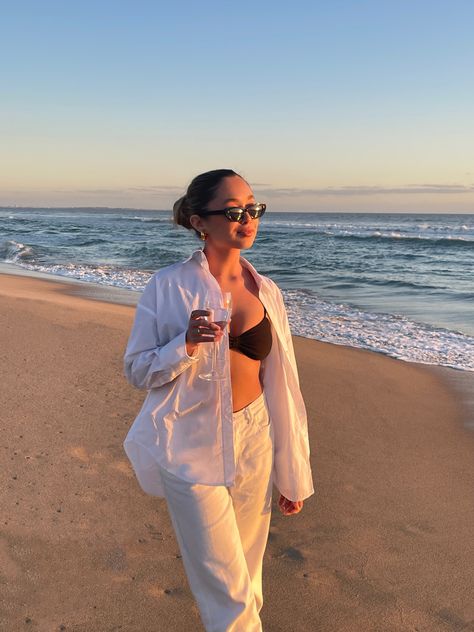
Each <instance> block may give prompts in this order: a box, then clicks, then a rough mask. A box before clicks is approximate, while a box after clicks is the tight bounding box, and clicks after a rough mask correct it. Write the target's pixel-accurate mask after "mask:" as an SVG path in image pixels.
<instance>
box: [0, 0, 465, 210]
mask: <svg viewBox="0 0 474 632" xmlns="http://www.w3.org/2000/svg"><path fill="white" fill-rule="evenodd" d="M0 7H1V18H0V53H1V56H2V60H3V63H2V64H1V69H0V80H1V85H2V98H1V100H0V111H1V119H0V120H1V123H0V133H1V137H2V142H1V147H0V160H1V165H0V204H4V205H11V204H18V205H33V206H41V205H50V206H61V205H71V206H75V205H84V206H88V205H90V206H92V205H98V206H126V207H137V208H139V207H140V208H170V207H171V204H172V202H173V201H174V200H175V199H176V198H177V197H178V196H179V195H181V194H182V192H184V190H185V188H186V186H187V184H188V183H189V181H190V180H191V179H192V177H194V176H195V175H196V174H198V173H200V172H202V171H206V170H208V169H215V168H220V167H231V168H234V169H235V170H237V171H239V172H240V173H242V175H243V176H244V177H245V178H246V179H247V180H248V181H249V183H250V184H251V185H252V186H253V187H254V190H255V193H256V195H257V197H258V198H259V199H261V200H262V201H266V202H267V203H268V204H269V205H270V206H269V208H273V209H275V210H319V211H325V210H327V211H332V210H334V211H364V210H367V211H410V210H413V211H446V212H450V211H454V212H455V211H457V212H474V122H473V121H474V89H473V76H474V73H473V67H474V43H473V42H474V38H473V35H472V31H473V28H472V25H473V24H474V3H473V2H471V1H470V0H469V1H468V0H466V1H457V0H451V1H446V2H440V1H436V0H430V1H427V0H419V1H417V0H397V1H395V0H393V1H392V0H387V1H385V0H378V1H366V2H364V1H354V0H346V1H338V0H331V1H329V0H326V1H325V2H319V1H317V0H316V1H315V0H313V1H312V2H310V1H304V2H293V3H289V2H280V1H272V2H267V1H264V2H248V1H247V0H244V1H240V2H226V1H225V0H220V1H219V2H217V1H212V2H208V1H205V0H203V1H202V2H192V1H190V2H175V3H172V2H161V1H159V0H157V1H156V2H151V1H140V0H135V1H134V2H132V1H128V0H125V1H120V0H115V1H101V0H95V1H94V2H91V1H89V0H81V1H73V0H71V1H65V0H63V1H61V2H48V1H47V0H46V1H29V2H22V1H21V0H16V1H15V2H12V1H10V2H1V1H0Z"/></svg>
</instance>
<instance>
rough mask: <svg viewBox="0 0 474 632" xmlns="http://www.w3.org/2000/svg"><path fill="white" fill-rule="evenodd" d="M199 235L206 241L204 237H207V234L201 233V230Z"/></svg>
mask: <svg viewBox="0 0 474 632" xmlns="http://www.w3.org/2000/svg"><path fill="white" fill-rule="evenodd" d="M200 237H201V239H202V240H203V241H206V239H207V235H206V233H203V232H202V231H201V234H200Z"/></svg>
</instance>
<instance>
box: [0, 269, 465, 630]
mask: <svg viewBox="0 0 474 632" xmlns="http://www.w3.org/2000/svg"><path fill="white" fill-rule="evenodd" d="M133 314H134V307H133V306H129V305H116V304H113V303H110V302H103V301H99V300H93V299H92V298H89V299H86V298H83V297H82V296H81V295H80V292H78V289H77V286H76V287H75V288H73V289H72V287H71V284H68V283H66V282H65V283H58V282H54V283H53V282H50V281H47V280H43V279H33V278H29V277H19V276H10V275H6V274H0V356H1V364H0V371H1V375H0V405H1V421H2V425H1V427H2V438H1V442H0V464H1V491H0V494H1V495H0V510H1V518H0V526H1V532H0V595H1V597H0V599H1V601H0V630H2V631H6V632H10V631H13V632H16V631H17V630H35V631H45V632H50V631H54V630H67V631H75V632H109V631H110V632H112V631H119V630H120V631H122V632H156V631H166V632H167V631H174V630H176V631H180V632H181V631H188V630H196V631H197V630H202V629H203V627H202V624H201V622H200V618H199V614H198V611H197V607H196V606H195V604H194V601H193V598H192V595H191V593H190V590H189V587H188V584H187V580H186V576H185V574H184V570H183V567H182V561H181V559H180V557H179V549H178V545H177V543H176V540H175V537H174V533H173V530H172V527H171V523H170V520H169V517H168V513H167V510H166V501H165V500H164V499H157V498H153V497H151V496H147V495H145V494H144V493H143V492H142V491H141V490H140V488H139V487H138V484H137V482H136V480H135V478H134V474H133V472H132V470H131V466H130V464H129V462H128V460H127V458H126V456H125V453H124V451H123V448H122V442H123V439H124V437H125V435H126V432H127V430H128V428H129V426H130V424H131V423H132V421H133V419H134V417H135V415H136V414H137V412H138V410H139V408H140V406H141V403H142V401H143V398H144V395H145V393H144V391H138V390H136V389H134V388H133V387H131V386H130V385H129V384H128V383H127V382H126V380H125V378H124V377H123V375H122V356H123V351H124V349H125V345H126V342H127V339H128V334H129V331H130V327H131V324H132V319H133ZM294 343H295V350H296V356H297V361H298V366H299V371H300V380H301V387H302V391H303V395H304V398H305V401H306V405H307V410H308V418H309V432H310V438H311V449H312V462H313V474H314V482H315V489H316V493H315V495H313V496H312V497H311V498H310V499H308V500H307V501H306V502H305V505H304V508H303V511H302V512H301V513H300V514H298V515H296V516H289V517H285V516H283V515H282V514H280V513H279V511H278V509H277V506H276V501H277V498H278V495H277V492H276V490H275V492H274V508H273V516H272V525H271V532H270V539H269V543H268V547H267V552H266V557H265V563H264V598H265V603H264V607H263V610H262V620H263V626H264V630H265V632H277V631H280V630H281V631H283V630H285V631H287V630H289V631H293V630H295V631H308V632H309V631H311V632H346V631H347V632H359V631H360V632H372V631H373V632H385V631H387V632H389V631H390V632H392V631H393V632H396V631H400V632H401V631H416V630H418V631H420V632H421V631H423V632H435V631H437V630H440V631H445V630H446V631H458V630H459V631H461V630H462V631H466V630H474V598H473V596H472V595H473V592H474V591H473V583H474V582H473V580H474V545H473V542H474V538H473V536H474V433H473V431H472V429H469V427H468V425H467V424H465V418H464V417H463V415H465V411H464V410H463V408H462V406H461V401H460V398H459V396H458V395H457V393H456V392H455V391H453V389H452V388H451V386H450V384H449V381H447V380H443V379H442V377H441V376H440V374H439V372H437V371H433V370H430V369H429V368H427V367H423V366H420V365H415V364H409V363H404V362H401V361H397V360H393V359H390V358H387V357H384V356H382V355H379V354H374V353H371V352H366V351H360V350H355V349H349V348H346V347H342V346H341V347H339V346H334V345H329V344H324V343H319V342H316V341H313V340H307V339H304V338H300V337H295V338H294Z"/></svg>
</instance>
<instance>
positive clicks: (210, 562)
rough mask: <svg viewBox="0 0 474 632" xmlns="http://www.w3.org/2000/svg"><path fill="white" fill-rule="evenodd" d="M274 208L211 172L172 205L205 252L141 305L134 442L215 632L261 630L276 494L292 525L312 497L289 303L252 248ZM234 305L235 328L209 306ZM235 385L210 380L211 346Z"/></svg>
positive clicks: (133, 363)
mask: <svg viewBox="0 0 474 632" xmlns="http://www.w3.org/2000/svg"><path fill="white" fill-rule="evenodd" d="M264 211H265V205H264V204H256V201H255V198H254V195H253V193H252V190H251V188H250V186H249V185H248V183H247V182H246V181H245V180H244V179H243V178H242V177H241V176H239V175H238V174H237V173H235V172H234V171H232V170H230V169H219V170H215V171H209V172H207V173H203V174H201V175H199V176H197V177H196V178H194V180H193V181H192V182H191V184H190V185H189V187H188V190H187V193H186V195H185V196H183V197H182V198H180V199H179V200H178V201H177V202H176V203H175V204H174V207H173V213H174V220H175V222H176V223H177V224H180V225H182V226H184V227H186V228H188V229H190V230H193V231H194V232H195V233H196V234H197V235H198V236H199V237H200V238H201V239H203V240H204V241H205V244H204V248H203V249H198V250H195V251H194V252H193V254H192V255H191V256H190V257H189V258H188V259H186V260H184V261H180V262H178V263H175V264H173V265H170V266H167V267H165V268H162V269H160V270H159V271H157V272H155V273H154V275H153V276H152V278H151V279H150V281H149V282H148V284H147V286H146V287H145V290H144V291H143V294H142V296H141V298H140V301H139V303H138V306H137V311H136V315H135V321H134V324H133V327H132V331H131V334H130V339H129V341H128V345H127V349H126V351H125V357H124V372H125V376H126V377H127V379H128V381H129V382H130V383H131V384H132V385H134V386H135V387H137V388H143V389H147V391H148V394H147V397H146V399H145V401H144V403H143V406H142V409H141V410H140V413H139V414H138V416H137V418H136V419H135V421H134V423H133V425H132V427H131V428H130V430H129V432H128V434H127V437H126V439H125V441H124V448H125V451H126V453H127V455H128V457H129V458H130V461H131V463H132V465H133V467H134V470H135V473H136V475H137V478H138V481H139V483H140V485H141V487H142V489H143V490H144V491H145V492H146V493H148V494H152V495H155V496H161V497H165V498H166V501H167V506H168V510H169V513H170V517H171V520H172V524H173V527H174V530H175V533H176V538H177V540H178V543H179V547H180V550H181V554H182V559H183V564H184V567H185V571H186V574H187V577H188V581H189V584H190V587H191V590H192V592H193V595H194V597H195V599H196V601H197V604H198V607H199V610H200V614H201V618H202V620H203V623H204V626H205V628H206V630H208V631H209V630H212V631H215V632H217V631H219V632H220V631H222V632H224V631H226V632H228V631H242V632H244V631H245V632H253V631H254V630H255V631H256V630H261V629H262V627H261V620H260V617H259V612H260V610H261V607H262V603H263V597H262V561H263V555H264V551H265V546H266V543H267V539H268V532H269V525H270V514H271V494H272V485H273V484H275V486H276V487H277V489H278V490H279V492H280V496H279V501H278V506H279V509H280V511H281V512H282V513H283V514H284V515H292V514H296V513H298V512H299V511H301V508H302V507H303V500H304V499H305V498H307V497H309V496H310V495H311V494H313V493H314V489H313V483H312V476H311V468H310V463H309V441H308V430H307V419H306V410H305V406H304V402H303V398H302V396H301V392H300V388H299V380H298V372H297V367H296V361H295V355H294V350H293V343H292V339H291V334H290V329H289V325H288V317H287V314H286V310H285V306H284V303H283V299H282V295H281V292H280V290H279V289H278V287H277V285H276V284H275V283H274V282H273V281H272V280H271V279H269V278H268V277H266V276H263V275H260V274H259V273H258V272H257V271H256V270H255V268H254V267H253V266H252V265H251V264H250V263H249V262H248V261H247V260H246V259H245V258H243V257H241V256H240V251H241V250H242V249H245V248H250V247H251V246H252V244H253V242H254V240H255V237H256V233H257V229H258V225H259V217H261V215H262V214H263V212H264ZM212 292H214V296H215V297H216V300H218V301H219V303H220V304H221V305H222V301H223V298H222V296H223V294H222V293H223V292H230V293H231V295H232V316H231V322H230V326H228V327H226V328H225V329H224V330H223V329H221V328H220V327H219V326H218V325H217V324H216V323H213V322H208V321H207V319H206V318H205V316H206V315H208V314H209V312H206V311H205V310H203V306H204V299H205V298H206V297H207V296H209V293H212ZM219 342H220V344H218V345H217V347H216V351H217V366H218V367H220V368H221V370H222V371H223V375H224V379H222V380H215V381H206V380H203V379H200V378H199V375H200V374H202V373H205V372H206V370H208V369H209V366H210V362H211V353H212V350H213V345H216V344H217V343H219Z"/></svg>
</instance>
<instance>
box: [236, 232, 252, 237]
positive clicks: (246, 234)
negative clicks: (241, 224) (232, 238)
mask: <svg viewBox="0 0 474 632" xmlns="http://www.w3.org/2000/svg"><path fill="white" fill-rule="evenodd" d="M237 235H242V236H244V237H251V236H252V235H253V230H239V232H238V233H237Z"/></svg>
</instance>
